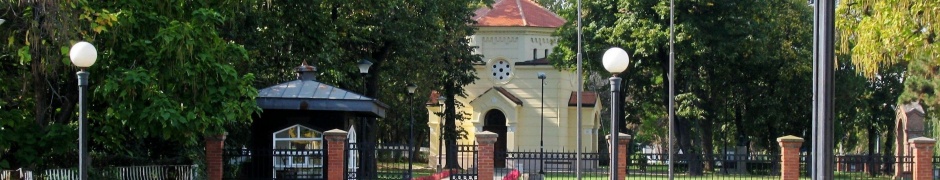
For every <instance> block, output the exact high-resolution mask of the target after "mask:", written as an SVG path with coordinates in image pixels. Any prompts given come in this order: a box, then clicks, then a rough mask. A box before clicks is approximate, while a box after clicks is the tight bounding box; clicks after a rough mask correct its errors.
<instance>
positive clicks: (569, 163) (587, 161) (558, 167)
mask: <svg viewBox="0 0 940 180" xmlns="http://www.w3.org/2000/svg"><path fill="white" fill-rule="evenodd" d="M495 154H496V155H497V156H502V157H505V158H506V160H505V162H506V165H505V167H506V168H498V169H496V174H497V176H505V175H510V174H512V173H513V171H518V173H520V175H521V176H528V178H532V176H542V177H544V178H543V179H577V174H576V173H577V169H576V167H577V163H576V162H577V161H578V159H577V153H576V152H574V151H573V150H572V151H565V150H547V151H544V152H542V151H540V150H534V151H515V152H496V153H495ZM607 155H608V154H607V153H596V152H588V153H581V177H582V178H587V179H603V178H607V177H608V170H609V169H608V167H607V165H606V164H602V162H606V161H607V160H606V159H607V157H608V156H607ZM520 179H521V178H520Z"/></svg>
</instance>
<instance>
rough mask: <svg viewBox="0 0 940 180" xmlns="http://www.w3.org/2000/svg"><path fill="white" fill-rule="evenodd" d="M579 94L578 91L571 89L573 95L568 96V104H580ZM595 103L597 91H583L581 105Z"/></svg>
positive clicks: (587, 105)
mask: <svg viewBox="0 0 940 180" xmlns="http://www.w3.org/2000/svg"><path fill="white" fill-rule="evenodd" d="M577 96H578V92H577V91H571V96H569V97H568V106H578V98H577ZM594 104H597V93H594V92H588V91H582V92H581V107H594Z"/></svg>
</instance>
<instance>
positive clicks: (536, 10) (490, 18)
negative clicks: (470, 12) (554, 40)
mask: <svg viewBox="0 0 940 180" xmlns="http://www.w3.org/2000/svg"><path fill="white" fill-rule="evenodd" d="M474 14H476V15H475V16H474V17H473V20H476V21H477V26H503V27H505V26H527V27H550V28H557V27H561V26H562V25H564V24H565V22H566V21H565V19H562V18H561V17H558V15H557V14H555V13H552V12H551V11H549V10H548V9H545V8H544V7H542V6H540V5H539V4H538V3H535V2H532V1H531V0H499V1H498V2H496V3H493V8H492V9H491V8H489V7H482V8H480V9H477V10H476V11H475V12H474Z"/></svg>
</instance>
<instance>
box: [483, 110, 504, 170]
mask: <svg viewBox="0 0 940 180" xmlns="http://www.w3.org/2000/svg"><path fill="white" fill-rule="evenodd" d="M506 129H507V128H506V115H505V114H503V112H502V111H499V110H496V109H493V110H490V111H489V112H486V116H484V118H483V130H484V131H489V132H493V133H496V134H498V135H499V136H498V137H497V138H496V144H495V145H494V149H493V150H494V151H496V152H498V153H496V155H495V156H494V157H493V158H494V159H493V164H494V166H495V167H496V168H505V167H506V153H505V152H506Z"/></svg>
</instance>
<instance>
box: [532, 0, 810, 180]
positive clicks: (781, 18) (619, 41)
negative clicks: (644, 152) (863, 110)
mask: <svg viewBox="0 0 940 180" xmlns="http://www.w3.org/2000/svg"><path fill="white" fill-rule="evenodd" d="M583 3H584V4H583V6H584V15H583V16H582V19H584V21H585V22H584V41H585V43H584V56H583V58H584V63H585V69H586V70H588V71H589V72H600V73H601V74H606V73H605V72H603V70H602V69H601V68H600V67H601V66H600V56H601V54H602V53H603V51H604V50H606V49H607V48H609V47H611V46H620V47H624V48H625V49H628V52H630V53H631V56H632V57H631V60H632V61H631V66H630V68H628V70H627V72H624V73H622V74H620V76H621V77H624V78H625V83H624V85H623V86H624V87H623V88H622V89H623V92H624V93H625V94H627V95H626V96H625V98H626V100H627V102H626V103H624V105H625V106H626V107H624V108H625V109H624V111H626V113H624V114H625V115H626V117H624V118H625V119H627V120H626V121H627V122H629V123H641V124H653V125H652V126H659V127H662V125H665V122H662V119H665V118H666V117H665V114H666V109H665V105H666V103H665V102H666V101H667V96H666V93H667V91H666V86H665V84H668V79H667V78H666V74H667V73H666V72H667V71H668V60H669V59H668V53H669V44H668V40H669V38H668V34H669V24H668V23H669V19H668V17H669V4H668V2H666V1H655V0H611V1H585V2H583ZM675 9H676V36H677V37H676V44H675V49H676V71H677V74H676V82H675V83H676V90H677V93H676V94H678V95H682V97H686V98H683V99H680V101H678V102H677V103H680V104H679V105H678V106H679V107H687V108H685V109H684V110H693V109H699V110H701V112H700V113H686V112H683V113H681V114H680V115H682V116H680V117H677V118H676V119H677V122H676V125H677V126H676V127H677V129H675V130H674V131H676V132H677V138H678V140H679V141H678V145H679V148H680V149H681V150H682V151H683V152H686V153H690V154H698V153H702V154H705V157H704V158H708V159H710V158H711V154H712V152H713V151H714V150H715V149H717V148H715V147H716V146H714V143H713V142H714V139H715V138H717V139H724V140H727V139H730V140H731V141H723V143H735V142H736V143H738V144H740V145H745V146H749V145H750V144H752V143H753V144H755V145H757V147H763V148H761V149H763V150H771V151H772V150H774V149H775V148H772V147H773V146H774V142H771V141H772V139H773V138H775V137H778V136H781V135H785V134H803V132H802V129H805V128H807V127H806V125H807V124H808V123H805V122H808V120H809V114H808V113H806V112H809V111H808V107H809V104H810V103H809V99H810V97H811V96H810V92H809V90H810V89H809V88H808V87H810V86H809V82H810V81H809V76H810V70H811V66H810V64H809V62H810V61H809V58H808V57H809V54H810V52H811V51H810V47H811V46H810V44H809V42H810V41H809V38H810V28H809V27H811V26H809V25H810V23H809V22H810V21H809V20H810V17H811V11H810V10H809V7H807V6H806V5H805V1H730V0H729V1H676V6H675ZM574 11H575V9H566V11H563V13H562V16H564V17H567V18H569V19H574V18H575V17H576V16H575V12H574ZM571 22H574V21H569V24H567V25H566V26H565V27H563V28H562V29H561V30H559V32H558V35H559V36H562V38H561V39H562V41H561V42H560V43H559V47H557V48H556V51H555V52H556V53H555V54H553V55H552V56H551V57H550V59H551V60H552V61H553V62H555V64H556V65H557V66H559V67H561V68H571V67H573V66H574V62H575V58H574V57H575V55H576V53H575V49H576V47H575V41H574V40H575V36H574V35H575V32H576V31H575V27H574V24H572V23H571ZM768 69H774V71H768ZM689 112H691V111H689ZM794 119H796V120H794ZM801 120H802V121H803V122H801ZM641 127H648V126H646V125H641ZM619 128H620V129H622V128H623V127H619ZM719 129H720V130H719ZM641 131H649V130H641ZM655 132H658V133H663V134H654V135H655V136H658V137H664V136H665V134H664V133H665V132H666V131H665V130H656V131H655ZM714 132H719V133H714ZM640 134H643V133H642V132H641V133H640ZM660 139H662V140H661V141H660V143H662V144H664V143H665V142H664V141H665V139H664V138H660ZM752 139H753V142H751V141H752ZM701 147H704V148H701ZM691 158H692V159H690V160H692V161H693V162H696V161H699V160H700V159H699V158H703V157H691ZM692 164H700V163H692ZM710 166H711V164H708V165H706V166H705V167H695V166H691V167H690V170H692V172H693V174H697V173H701V172H702V171H703V170H707V168H710Z"/></svg>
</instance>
